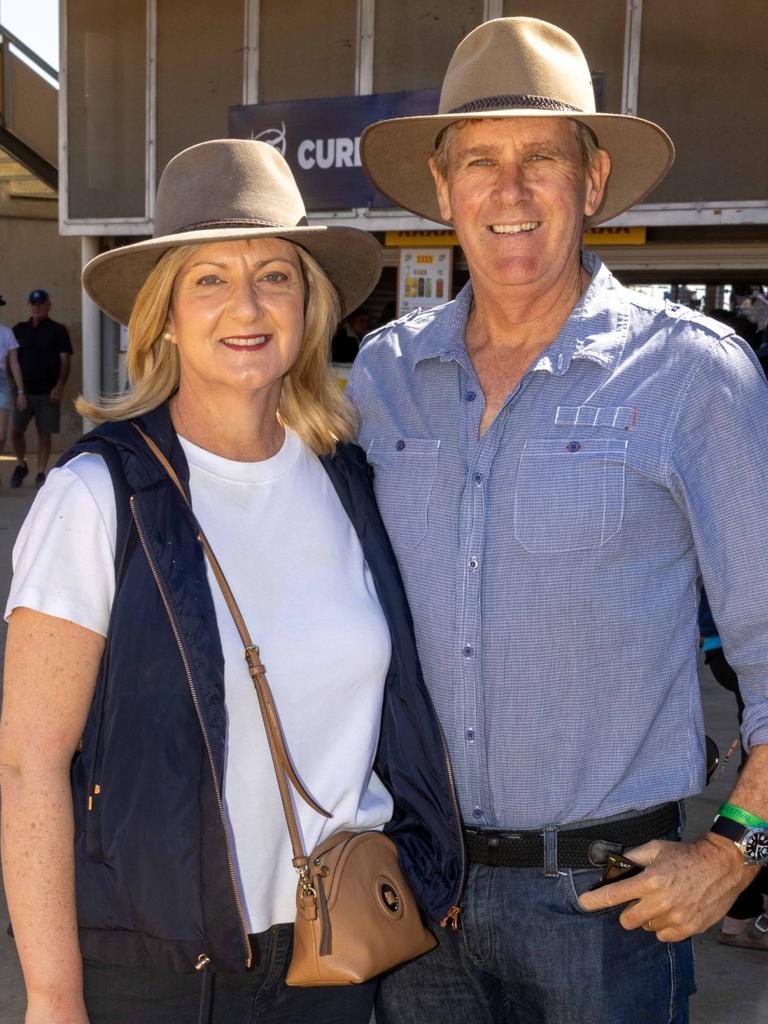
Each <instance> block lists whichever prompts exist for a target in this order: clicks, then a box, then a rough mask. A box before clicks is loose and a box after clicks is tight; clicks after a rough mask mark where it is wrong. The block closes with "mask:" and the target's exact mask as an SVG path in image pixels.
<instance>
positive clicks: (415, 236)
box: [384, 231, 459, 248]
mask: <svg viewBox="0 0 768 1024" xmlns="http://www.w3.org/2000/svg"><path fill="white" fill-rule="evenodd" d="M458 244H459V240H458V238H457V237H456V235H455V234H454V232H453V231H387V232H386V237H385V239H384V245H391V246H395V247H396V248H400V247H401V246H408V248H413V246H415V245H430V246H431V245H458Z"/></svg>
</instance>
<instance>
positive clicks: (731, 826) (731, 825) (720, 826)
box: [709, 814, 749, 843]
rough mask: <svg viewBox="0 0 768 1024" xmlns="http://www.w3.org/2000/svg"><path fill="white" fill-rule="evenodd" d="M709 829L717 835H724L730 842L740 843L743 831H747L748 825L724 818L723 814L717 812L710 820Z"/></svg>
mask: <svg viewBox="0 0 768 1024" xmlns="http://www.w3.org/2000/svg"><path fill="white" fill-rule="evenodd" d="M709 831H710V832H714V833H715V835H718V836H725V838H726V839H730V840H731V842H734V843H740V842H741V840H742V839H743V838H744V834H745V832H748V831H749V826H747V825H742V824H740V822H738V821H734V820H733V818H726V817H725V816H724V815H722V814H718V816H717V817H716V818H715V820H714V821H713V822H712V825H711V826H710V829H709Z"/></svg>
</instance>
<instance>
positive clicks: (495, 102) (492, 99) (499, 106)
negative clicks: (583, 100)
mask: <svg viewBox="0 0 768 1024" xmlns="http://www.w3.org/2000/svg"><path fill="white" fill-rule="evenodd" d="M510 108H512V109H526V110H555V111H558V112H561V113H564V114H583V113H584V111H583V110H582V109H581V107H572V106H571V105H570V104H569V103H561V101H560V100H553V99H550V97H549V96H526V95H517V96H483V97H482V98H481V99H479V100H470V101H469V103H462V105H461V106H460V107H455V108H454V109H453V110H449V111H448V113H449V114H475V113H477V112H478V111H480V110H509V109H510Z"/></svg>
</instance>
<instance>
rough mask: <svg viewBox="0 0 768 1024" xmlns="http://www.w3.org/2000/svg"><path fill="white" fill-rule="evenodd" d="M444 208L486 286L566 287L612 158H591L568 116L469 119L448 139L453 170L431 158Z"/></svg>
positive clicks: (539, 290) (535, 291)
mask: <svg viewBox="0 0 768 1024" xmlns="http://www.w3.org/2000/svg"><path fill="white" fill-rule="evenodd" d="M430 166H431V169H432V174H433V176H434V178H435V184H436V187H437V196H438V201H439V203H440V210H441V213H442V214H443V216H444V217H445V218H446V220H448V219H450V220H452V221H453V225H454V227H455V229H456V234H457V235H458V237H459V242H460V243H461V247H462V249H463V250H464V254H465V255H466V257H467V263H468V265H469V270H470V274H471V276H472V280H473V283H474V284H475V287H476V289H477V287H478V286H485V287H490V288H493V289H498V288H502V289H504V288H507V287H510V288H516V289H518V288H519V289H520V292H518V294H521V293H522V292H524V291H525V290H526V289H530V291H531V295H532V296H534V295H541V294H544V293H546V292H547V291H548V290H549V289H551V288H552V289H556V288H557V286H558V285H559V284H560V282H561V280H562V279H563V278H564V277H565V275H567V274H569V273H572V271H573V267H574V261H576V263H577V262H578V258H579V250H580V247H581V236H582V231H583V220H584V217H585V216H589V215H590V214H592V213H594V212H595V210H596V209H597V208H598V206H599V205H600V201H601V199H602V194H603V188H604V186H605V182H606V180H607V177H608V173H609V171H610V160H609V158H608V155H607V154H606V153H605V152H603V151H602V150H597V152H596V154H595V156H594V159H593V161H592V164H591V166H589V167H587V166H585V164H584V158H583V156H582V147H581V143H580V140H579V134H578V127H577V126H576V124H575V123H574V122H573V121H569V120H567V119H564V118H547V117H510V118H488V119H485V120H478V121H468V122H466V123H465V124H463V125H461V126H457V127H456V128H455V129H454V130H453V133H452V137H451V139H450V142H449V144H448V153H447V166H446V169H445V173H446V176H445V177H443V176H442V174H441V173H440V171H439V170H438V169H437V166H436V164H435V161H434V159H433V160H432V161H430Z"/></svg>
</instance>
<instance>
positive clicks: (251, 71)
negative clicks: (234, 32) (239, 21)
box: [243, 0, 261, 103]
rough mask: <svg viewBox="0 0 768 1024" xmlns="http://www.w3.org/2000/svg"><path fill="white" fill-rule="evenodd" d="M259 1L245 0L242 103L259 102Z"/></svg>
mask: <svg viewBox="0 0 768 1024" xmlns="http://www.w3.org/2000/svg"><path fill="white" fill-rule="evenodd" d="M260 27H261V0H245V47H244V50H243V103H258V102H259V32H260Z"/></svg>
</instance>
